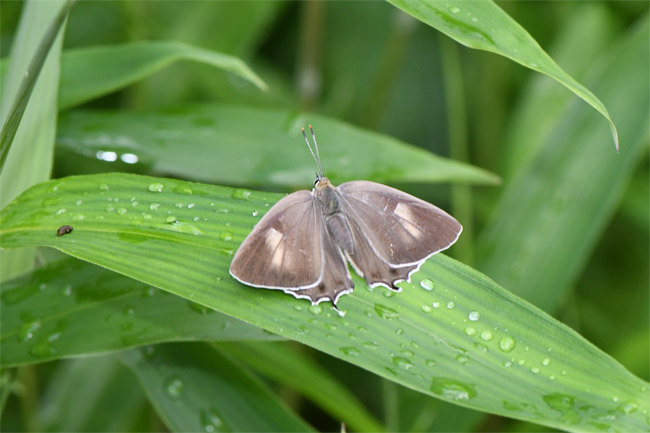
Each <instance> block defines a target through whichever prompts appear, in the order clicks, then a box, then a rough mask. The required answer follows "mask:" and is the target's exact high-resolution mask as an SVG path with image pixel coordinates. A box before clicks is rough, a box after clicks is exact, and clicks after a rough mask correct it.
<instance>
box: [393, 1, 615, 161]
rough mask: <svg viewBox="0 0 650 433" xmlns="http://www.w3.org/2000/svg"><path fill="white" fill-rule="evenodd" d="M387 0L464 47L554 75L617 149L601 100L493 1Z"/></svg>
mask: <svg viewBox="0 0 650 433" xmlns="http://www.w3.org/2000/svg"><path fill="white" fill-rule="evenodd" d="M388 1H389V2H390V3H391V4H393V5H394V6H396V7H398V8H400V9H401V10H403V11H404V12H406V13H408V14H409V15H412V16H413V17H415V18H417V19H419V20H420V21H422V22H424V23H426V24H428V25H430V26H431V27H434V28H436V29H438V30H440V31H441V32H443V33H444V34H446V35H447V36H449V37H451V38H453V39H455V40H456V41H458V42H460V43H461V44H463V45H465V46H467V47H470V48H474V49H478V50H485V51H490V52H493V53H496V54H499V55H502V56H504V57H507V58H509V59H510V60H513V61H515V62H517V63H519V64H521V65H523V66H525V67H527V68H530V69H532V70H534V71H537V72H541V73H543V74H546V75H548V76H549V77H551V78H553V79H554V80H556V81H557V82H559V83H560V84H562V85H563V86H565V87H566V88H567V89H569V90H571V91H572V92H573V93H575V94H576V95H578V96H579V97H580V98H582V99H583V100H584V101H586V102H587V103H588V104H589V105H591V106H592V107H594V108H595V109H596V110H598V112H599V113H600V114H602V115H603V116H604V117H605V119H607V121H608V122H609V126H610V129H611V131H612V136H613V138H614V144H615V145H616V150H617V151H618V133H617V131H616V126H615V125H614V122H613V121H612V119H611V117H610V115H609V112H608V111H607V108H605V106H604V105H603V103H602V102H601V101H600V100H599V99H598V98H597V97H596V96H595V95H594V94H593V93H592V92H591V91H590V90H589V89H587V88H586V87H584V86H583V85H582V84H580V83H579V82H577V81H576V80H575V79H574V78H573V77H571V76H570V75H569V74H567V73H566V72H564V70H562V68H560V67H559V66H558V65H557V63H555V61H554V60H553V59H552V58H551V57H550V56H549V55H548V54H546V52H545V51H544V50H543V49H542V48H541V47H540V46H539V44H538V43H537V42H536V41H535V39H533V37H532V36H531V35H530V34H529V33H528V32H527V31H526V30H525V29H524V28H523V27H521V26H520V25H519V24H518V23H517V22H516V21H515V20H513V19H512V18H511V17H510V16H509V15H508V14H506V13H505V12H504V11H503V10H502V9H501V8H500V7H499V6H497V4H496V3H494V2H493V1H491V0H486V1H472V2H468V1H462V0H450V1H445V2H436V1H427V0H388Z"/></svg>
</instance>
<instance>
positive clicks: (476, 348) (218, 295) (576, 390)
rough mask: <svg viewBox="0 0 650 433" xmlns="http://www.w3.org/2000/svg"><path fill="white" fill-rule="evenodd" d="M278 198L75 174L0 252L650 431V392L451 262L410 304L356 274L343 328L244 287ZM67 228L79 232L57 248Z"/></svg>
mask: <svg viewBox="0 0 650 433" xmlns="http://www.w3.org/2000/svg"><path fill="white" fill-rule="evenodd" d="M279 197H280V195H278V194H271V193H262V192H254V191H250V190H244V189H231V188H225V187H217V186H211V185H204V184H196V183H190V182H183V181H179V180H172V179H161V178H152V177H146V176H135V175H126V174H104V175H94V176H77V177H69V178H63V179H57V180H54V181H50V182H46V183H43V184H40V185H38V186H36V187H33V188H32V189H30V190H29V191H27V192H26V193H24V194H23V195H22V196H21V198H20V199H19V200H18V201H16V202H15V203H13V204H12V205H10V206H9V207H7V208H6V209H4V210H3V211H2V213H1V214H0V215H1V216H2V221H1V222H2V229H0V235H2V236H0V241H1V242H2V244H1V246H2V247H3V248H17V247H25V246H37V245H38V246H51V247H54V248H57V249H60V250H61V251H64V252H66V253H68V254H70V255H73V256H76V257H80V258H83V259H85V260H88V261H91V262H94V263H97V264H101V265H102V266H104V267H107V268H109V269H112V270H115V271H118V272H120V273H123V274H125V275H128V276H130V277H132V278H135V279H137V280H140V281H143V282H146V283H147V284H151V285H154V286H156V287H160V288H163V289H165V290H167V291H170V292H172V293H175V294H177V295H179V296H182V297H184V298H187V299H192V300H193V301H196V302H198V303H200V304H202V305H206V306H208V307H210V308H214V309H215V310H218V311H221V312H224V313H226V314H228V315H231V316H234V317H236V318H239V319H243V320H245V321H247V322H249V323H252V324H254V325H256V326H259V327H262V328H264V329H267V330H269V331H271V332H273V333H276V334H280V335H282V336H285V337H287V338H291V339H295V340H297V341H300V342H302V343H304V344H307V345H310V346H313V347H315V348H317V349H318V350H321V351H324V352H326V353H328V354H330V355H333V356H336V357H339V358H341V359H344V360H346V361H348V362H351V363H353V364H355V365H358V366H360V367H362V368H364V369H367V370H369V371H371V372H373V373H375V374H378V375H380V376H382V377H385V378H387V379H389V380H392V381H395V382H397V383H399V384H402V385H404V386H407V387H410V388H413V389H415V390H418V391H420V392H423V393H426V394H429V395H433V396H436V397H439V398H443V399H446V400H448V401H452V402H455V403H457V404H461V405H464V406H467V407H471V408H474V409H478V410H482V411H486V412H490V413H496V414H501V415H504V416H509V417H514V418H519V419H525V420H530V421H532V422H535V423H539V424H543V425H547V426H554V427H558V428H562V429H565V430H570V431H585V430H607V429H616V430H643V429H647V428H648V424H647V419H646V416H647V410H646V408H647V407H648V405H649V404H650V401H649V400H650V399H649V396H648V393H647V390H648V384H647V383H646V382H644V381H642V380H640V379H638V378H637V377H635V376H634V375H632V374H631V373H629V372H628V371H627V370H625V368H623V367H622V366H621V365H620V364H618V363H617V362H616V361H615V360H613V359H612V358H611V357H609V356H608V355H606V354H605V353H603V352H602V351H600V350H598V349H597V348H596V347H595V346H593V345H591V344H590V343H589V342H587V341H586V340H584V339H583V338H581V337H580V336H579V335H578V334H576V333H575V332H573V331H571V330H570V329H569V328H567V327H566V326H564V325H562V324H560V323H559V322H557V321H556V320H554V319H553V318H551V317H549V316H548V315H546V314H545V313H544V312H542V311H541V310H538V309H537V308H535V307H533V306H532V305H530V304H528V303H526V302H525V301H523V300H521V299H519V298H516V297H514V296H513V295H511V294H510V293H509V292H507V291H505V290H503V289H502V288H501V287H499V286H497V285H496V284H495V283H494V282H492V281H490V280H489V279H487V278H486V277H485V276H483V275H481V274H480V273H478V272H476V271H474V270H472V269H470V268H468V267H466V266H464V265H462V264H460V263H458V262H456V261H454V260H452V259H449V258H447V257H445V256H444V255H441V254H439V255H436V256H434V257H433V258H432V259H430V260H429V261H428V262H427V263H425V264H424V265H423V267H422V269H421V270H420V271H419V272H418V273H417V274H416V276H415V277H414V280H413V282H412V283H409V284H407V283H402V287H403V288H404V290H403V291H402V292H401V293H399V294H393V293H392V292H390V291H388V290H387V289H386V290H385V289H383V288H377V289H374V290H367V289H366V288H365V285H364V284H363V283H362V282H361V281H360V279H359V278H357V277H354V280H355V282H356V285H357V286H356V287H357V288H356V290H355V291H354V292H353V293H352V294H351V295H348V296H344V297H343V298H341V299H340V300H339V307H340V308H341V309H342V310H343V311H345V312H346V313H347V314H346V315H345V317H340V316H339V315H338V314H336V312H334V310H332V308H331V306H330V305H329V304H323V305H318V306H310V304H309V303H308V302H304V300H298V299H295V298H293V297H291V296H288V295H286V294H284V293H278V292H277V291H271V290H261V289H255V288H250V287H245V286H242V285H241V284H238V283H236V282H235V281H234V280H233V279H232V278H230V277H229V274H228V267H229V265H230V261H231V259H232V254H233V252H234V250H235V249H236V248H237V246H238V245H239V243H240V242H241V241H242V240H243V238H244V236H245V235H247V234H248V233H249V232H250V230H251V227H252V226H253V224H255V223H256V222H257V221H259V218H260V217H261V214H262V213H264V212H266V210H267V209H268V208H269V207H270V205H271V204H272V203H274V202H275V201H277V200H278V199H279ZM79 200H81V201H82V203H81V204H80V205H76V202H78V201H79ZM62 224H72V225H74V226H75V230H74V231H73V232H72V233H70V234H67V235H65V236H61V237H58V236H56V230H57V228H58V227H59V226H60V225H62ZM219 278H220V279H219ZM504 312H507V314H504ZM36 337H40V336H38V335H35V338H36ZM52 343H53V345H54V347H56V342H52Z"/></svg>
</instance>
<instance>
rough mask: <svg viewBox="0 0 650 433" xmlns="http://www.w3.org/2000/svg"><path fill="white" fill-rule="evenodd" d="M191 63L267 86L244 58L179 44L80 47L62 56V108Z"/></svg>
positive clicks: (152, 42)
mask: <svg viewBox="0 0 650 433" xmlns="http://www.w3.org/2000/svg"><path fill="white" fill-rule="evenodd" d="M181 60H192V61H195V62H199V63H204V64H207V65H211V66H214V67H215V68H217V69H222V70H225V71H228V72H231V73H233V74H236V75H238V76H240V77H242V78H244V79H246V80H248V81H250V82H251V83H253V84H255V85H256V86H257V87H258V88H259V89H262V90H266V89H267V86H266V84H265V83H264V81H262V79H261V78H259V77H258V76H257V75H256V74H255V72H253V71H252V70H251V69H250V68H249V67H248V66H247V65H246V64H245V63H244V62H243V61H242V60H241V59H239V58H237V57H233V56H230V55H228V54H223V53H219V52H215V51H210V50H206V49H204V48H199V47H195V46H192V45H189V44H185V43H182V42H177V41H146V42H134V43H130V44H124V45H111V46H94V47H90V48H78V49H75V50H69V51H66V52H64V53H63V56H62V58H61V89H60V93H59V109H60V110H65V109H67V108H70V107H74V106H76V105H80V104H83V103H84V102H88V101H90V100H92V99H95V98H97V97H99V96H103V95H106V94H108V93H111V92H114V91H116V90H119V89H121V88H124V87H126V86H128V85H130V84H133V83H135V82H137V81H140V80H142V79H143V78H146V77H148V76H150V75H152V74H154V73H156V72H157V71H159V70H161V69H164V68H166V67H167V66H169V65H171V64H172V63H175V62H178V61H181Z"/></svg>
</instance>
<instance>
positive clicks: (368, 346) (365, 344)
mask: <svg viewBox="0 0 650 433" xmlns="http://www.w3.org/2000/svg"><path fill="white" fill-rule="evenodd" d="M362 345H363V347H365V348H366V349H371V350H374V349H376V348H377V347H378V345H377V343H375V342H374V341H364V342H363V344H362Z"/></svg>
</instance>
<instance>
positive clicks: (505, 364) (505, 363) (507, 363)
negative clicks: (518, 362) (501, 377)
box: [503, 361, 512, 368]
mask: <svg viewBox="0 0 650 433" xmlns="http://www.w3.org/2000/svg"><path fill="white" fill-rule="evenodd" d="M503 366H504V367H506V368H508V367H512V361H506V362H504V363H503Z"/></svg>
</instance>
